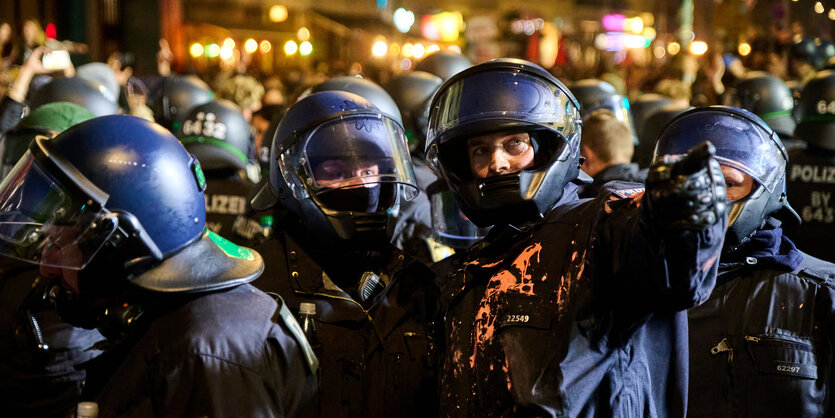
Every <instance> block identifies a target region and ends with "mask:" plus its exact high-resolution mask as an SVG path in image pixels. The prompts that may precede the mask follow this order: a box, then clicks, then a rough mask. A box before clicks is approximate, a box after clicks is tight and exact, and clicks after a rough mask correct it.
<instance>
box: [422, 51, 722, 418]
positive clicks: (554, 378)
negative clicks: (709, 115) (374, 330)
mask: <svg viewBox="0 0 835 418" xmlns="http://www.w3.org/2000/svg"><path fill="white" fill-rule="evenodd" d="M430 112H431V113H430V117H429V135H428V137H427V146H428V150H427V156H428V158H430V161H434V164H437V166H436V167H437V168H438V170H439V172H440V173H441V176H443V177H444V178H445V179H446V181H447V182H448V183H449V185H450V187H451V189H452V190H453V192H454V193H455V194H456V197H457V199H458V200H459V203H461V207H462V209H463V210H464V213H465V214H466V215H467V216H468V217H469V218H470V219H471V220H473V222H475V223H476V224H477V225H480V226H486V225H494V226H493V229H492V230H491V231H490V233H489V234H488V235H487V237H485V238H484V239H483V240H482V241H481V242H480V243H479V244H478V245H476V246H474V247H472V248H471V249H470V251H468V252H466V253H457V254H456V255H455V256H454V257H459V260H460V262H459V263H458V265H457V266H458V269H457V270H455V273H453V275H452V276H450V277H448V278H447V279H446V280H445V282H444V283H445V285H444V288H443V289H442V295H443V298H444V305H445V325H446V333H445V335H444V337H445V338H446V350H445V358H444V363H443V368H442V372H441V394H442V398H441V415H443V416H510V415H523V416H543V415H545V416H629V417H635V416H672V415H679V416H683V415H684V413H685V408H686V405H687V400H686V395H687V394H686V387H687V382H686V377H687V374H686V370H687V356H686V350H687V346H686V344H687V341H686V335H687V333H686V322H685V321H686V317H685V316H684V315H685V314H684V312H680V311H681V310H683V309H686V308H689V307H691V306H693V305H695V304H697V303H699V302H701V301H703V300H704V298H706V297H707V295H708V294H709V293H710V290H711V288H712V287H713V283H714V279H715V273H716V268H717V264H718V263H717V258H718V255H719V251H720V249H721V242H722V236H723V235H724V232H725V227H724V225H725V216H724V206H725V196H724V188H723V183H722V179H721V173H720V172H719V167H718V164H716V161H715V160H713V159H712V158H711V157H710V155H711V150H710V147H709V145H708V144H704V145H703V146H702V147H700V148H698V149H696V150H694V151H693V152H691V153H690V154H688V155H687V156H686V157H684V158H683V159H681V160H680V161H678V162H675V163H673V162H668V163H665V164H660V165H658V166H656V167H655V168H654V170H651V171H650V174H649V177H648V179H647V192H646V194H642V193H641V191H642V190H643V189H641V188H640V185H637V184H634V183H615V184H614V186H610V187H608V188H604V191H603V192H602V193H601V195H600V196H599V197H598V198H597V199H594V200H579V199H578V197H577V182H578V181H588V180H587V178H588V176H587V175H582V174H581V171H580V170H579V158H580V150H579V148H580V147H579V142H580V135H581V129H580V126H581V124H580V114H579V108H578V103H577V101H576V100H575V99H574V98H573V96H572V95H571V93H570V92H569V91H568V89H567V88H566V87H565V86H564V85H563V84H562V83H561V82H560V81H559V80H557V79H556V78H555V77H553V76H552V75H551V74H550V73H548V72H547V71H545V70H544V69H542V68H541V67H539V66H537V65H535V64H532V63H530V62H527V61H523V60H518V59H501V60H494V61H489V62H487V63H484V64H481V65H477V66H475V67H472V68H470V69H469V70H466V71H463V72H461V73H459V74H458V75H456V76H455V77H453V78H451V79H450V80H448V81H447V82H446V83H445V84H444V85H443V86H442V87H441V89H440V90H439V91H438V93H437V94H436V95H435V98H434V99H433V102H432V108H431V111H430Z"/></svg>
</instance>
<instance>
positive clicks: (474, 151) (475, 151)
mask: <svg viewBox="0 0 835 418" xmlns="http://www.w3.org/2000/svg"><path fill="white" fill-rule="evenodd" d="M489 152H490V150H489V149H488V148H487V147H473V148H470V155H473V156H478V157H480V156H484V155H487V154H489Z"/></svg>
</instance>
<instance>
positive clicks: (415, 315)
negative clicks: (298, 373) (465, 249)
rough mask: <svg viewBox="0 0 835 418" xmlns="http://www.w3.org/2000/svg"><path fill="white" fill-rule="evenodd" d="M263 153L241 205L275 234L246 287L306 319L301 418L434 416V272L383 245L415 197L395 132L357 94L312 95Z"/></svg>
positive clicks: (398, 129)
mask: <svg viewBox="0 0 835 418" xmlns="http://www.w3.org/2000/svg"><path fill="white" fill-rule="evenodd" d="M271 152H272V154H271V158H270V164H271V165H270V182H269V185H268V186H265V187H264V188H263V189H262V190H261V191H260V192H259V194H258V196H256V198H255V199H253V202H252V203H253V206H254V207H255V208H256V209H261V208H265V207H274V208H275V210H276V227H275V229H274V231H275V232H274V234H273V237H274V239H271V240H269V241H267V242H266V243H265V244H263V245H261V246H259V247H258V251H259V252H261V253H262V254H264V257H265V259H266V260H269V262H268V263H267V268H266V271H265V273H264V275H263V276H262V277H261V278H260V279H258V280H257V281H256V282H255V285H256V286H258V287H259V288H261V289H263V290H266V291H271V292H276V293H278V294H280V295H281V296H282V297H283V298H285V300H286V301H287V304H288V306H290V308H291V309H294V310H296V309H298V310H299V311H300V312H304V313H305V314H306V315H312V316H314V324H315V328H316V334H317V335H316V337H315V338H314V337H312V336H311V340H313V344H314V348H315V350H316V352H317V355H318V356H319V359H320V364H321V367H320V370H321V374H320V386H319V392H318V396H317V398H316V399H315V400H314V401H313V402H312V403H311V404H310V405H309V407H308V408H306V409H305V410H304V411H303V413H302V414H301V415H302V416H305V417H349V416H351V417H353V416H358V417H394V416H396V417H410V416H414V417H424V416H434V415H436V414H437V401H436V399H437V389H436V384H435V383H436V377H435V374H434V370H433V364H432V361H431V360H432V358H433V356H432V355H431V353H430V352H431V351H432V344H433V339H432V335H433V334H432V327H431V323H432V322H433V321H435V320H437V315H438V312H439V309H438V299H437V292H438V291H437V288H436V286H435V284H434V283H433V278H434V275H433V274H432V273H431V271H430V270H429V269H428V267H426V266H425V265H424V264H422V263H420V262H418V261H416V260H415V259H413V258H412V257H410V256H409V255H407V254H405V253H404V252H402V251H400V250H398V249H397V248H395V247H394V246H393V245H391V244H390V243H389V242H390V240H391V236H392V233H393V230H394V226H395V223H396V221H397V216H398V211H399V209H400V205H401V204H402V201H403V200H404V199H407V198H413V197H414V195H415V194H417V192H418V188H417V185H416V183H415V180H414V175H413V173H412V169H411V160H410V158H409V153H408V148H407V145H406V138H405V136H404V134H403V128H402V127H401V126H400V124H398V123H397V122H396V121H395V120H394V119H392V118H391V117H390V116H388V115H387V114H385V113H383V112H381V111H380V110H379V109H378V108H376V107H375V106H374V105H372V104H371V103H370V102H369V101H368V100H365V99H364V98H362V97H360V96H358V95H355V94H351V93H347V92H342V91H325V92H319V93H313V94H311V95H310V96H307V97H305V98H304V99H302V100H300V101H299V102H297V103H296V104H295V105H293V106H292V107H291V108H290V109H289V110H288V111H287V114H286V115H285V117H284V118H283V119H282V120H281V123H280V124H279V127H278V131H277V132H276V135H275V138H274V140H273V146H272V151H271ZM311 304H312V305H314V306H311ZM303 305H304V306H303ZM301 308H304V309H301ZM311 308H313V309H312V310H311ZM311 311H312V313H311Z"/></svg>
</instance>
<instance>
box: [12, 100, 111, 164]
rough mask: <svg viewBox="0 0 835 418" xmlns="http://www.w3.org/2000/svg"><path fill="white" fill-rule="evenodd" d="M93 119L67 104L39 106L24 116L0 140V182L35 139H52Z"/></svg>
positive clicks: (58, 103) (89, 114) (89, 113)
mask: <svg viewBox="0 0 835 418" xmlns="http://www.w3.org/2000/svg"><path fill="white" fill-rule="evenodd" d="M94 117H96V115H94V114H93V113H92V112H90V111H89V110H87V109H85V108H83V107H81V106H79V105H77V104H75V103H70V102H54V103H47V104H45V105H43V106H39V107H38V108H36V109H34V110H33V111H32V112H31V113H29V114H28V115H26V117H24V118H23V119H21V120H20V122H18V123H17V125H15V126H14V128H12V129H11V130H9V131H8V132H6V133H4V134H3V136H2V140H0V178H2V177H6V174H9V171H11V169H12V167H14V166H15V164H17V161H18V160H20V157H22V156H23V154H25V153H26V150H27V149H29V144H30V143H31V142H32V140H34V139H35V137H36V136H39V135H41V136H47V137H50V138H52V137H54V136H55V135H57V134H58V133H60V132H62V131H64V130H66V129H68V128H70V127H71V126H73V125H75V124H78V123H81V122H84V121H86V120H89V119H92V118H94Z"/></svg>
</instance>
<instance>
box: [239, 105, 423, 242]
mask: <svg viewBox="0 0 835 418" xmlns="http://www.w3.org/2000/svg"><path fill="white" fill-rule="evenodd" d="M417 190H418V189H417V183H416V181H415V178H414V172H413V169H412V163H411V159H410V157H409V153H408V146H407V145H406V137H405V135H404V133H403V128H402V127H401V126H400V124H399V123H398V122H397V121H395V120H394V119H393V118H392V117H390V116H389V115H388V114H387V113H384V112H381V111H380V110H379V109H378V108H376V107H375V106H374V105H373V104H371V103H370V102H369V101H368V100H366V99H364V98H362V97H360V96H358V95H356V94H352V93H348V92H344V91H325V92H319V93H314V94H311V95H310V96H307V97H305V98H304V99H302V100H300V101H299V102H297V103H296V104H295V105H293V106H292V107H291V108H290V109H289V110H288V111H287V114H286V115H285V116H284V117H283V118H282V119H281V122H280V123H279V125H278V130H277V131H276V134H275V137H274V139H273V143H272V148H271V150H270V182H269V185H265V186H264V188H262V189H261V191H260V192H259V193H258V195H257V196H256V197H255V199H253V201H252V205H253V206H254V207H255V209H257V210H263V209H266V208H269V207H272V206H275V205H276V204H277V205H278V206H280V207H282V208H284V209H285V210H287V211H288V212H290V213H291V214H293V215H294V216H295V219H296V220H297V221H298V222H300V223H301V224H302V225H303V227H304V230H305V231H306V232H309V233H310V234H312V235H313V236H315V238H316V240H315V241H316V242H318V243H321V244H323V245H324V244H331V243H337V242H342V243H348V242H350V243H355V244H360V245H372V246H373V245H380V244H381V243H388V242H389V240H390V239H391V234H392V233H393V230H394V225H395V222H396V220H397V216H398V214H399V210H400V201H401V199H403V198H406V199H412V198H414V197H415V196H416V195H417Z"/></svg>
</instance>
